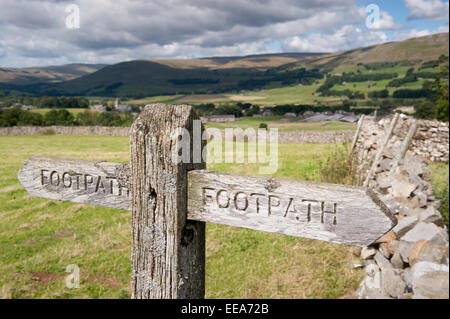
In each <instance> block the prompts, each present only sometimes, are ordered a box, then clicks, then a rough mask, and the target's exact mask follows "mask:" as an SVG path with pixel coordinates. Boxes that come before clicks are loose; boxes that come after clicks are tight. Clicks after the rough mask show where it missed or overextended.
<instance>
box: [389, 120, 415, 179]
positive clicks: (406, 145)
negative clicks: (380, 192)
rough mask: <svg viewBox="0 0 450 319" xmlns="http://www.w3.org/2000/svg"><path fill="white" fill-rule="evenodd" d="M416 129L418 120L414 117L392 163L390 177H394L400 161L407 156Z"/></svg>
mask: <svg viewBox="0 0 450 319" xmlns="http://www.w3.org/2000/svg"><path fill="white" fill-rule="evenodd" d="M416 130H417V121H416V120H414V119H413V120H412V122H411V126H410V127H409V130H408V134H407V135H406V137H405V139H404V140H403V143H402V148H401V150H400V153H399V154H398V155H397V156H396V157H395V160H394V163H393V164H392V168H391V170H390V172H389V177H392V176H393V175H394V174H395V173H396V171H397V169H398V166H399V165H400V162H401V161H403V159H404V158H405V155H406V152H407V151H408V149H409V145H411V141H412V139H413V137H414V134H416Z"/></svg>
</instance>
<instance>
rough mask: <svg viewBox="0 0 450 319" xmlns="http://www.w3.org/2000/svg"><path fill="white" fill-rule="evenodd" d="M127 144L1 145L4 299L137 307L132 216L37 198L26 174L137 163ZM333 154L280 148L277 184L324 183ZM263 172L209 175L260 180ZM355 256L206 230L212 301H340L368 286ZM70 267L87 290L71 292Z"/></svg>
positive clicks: (226, 167)
mask: <svg viewBox="0 0 450 319" xmlns="http://www.w3.org/2000/svg"><path fill="white" fill-rule="evenodd" d="M128 149H129V142H128V138H127V137H100V136H59V135H54V136H20V137H14V136H10V137H0V159H1V161H0V174H1V176H2V178H1V179H0V221H1V222H0V298H119V297H120V298H128V297H129V296H130V273H131V269H130V253H131V251H130V250H131V238H130V213H129V212H127V211H122V210H116V209H109V208H102V207H94V206H90V205H81V204H75V203H66V202H61V201H53V200H47V199H42V198H34V197H30V196H29V195H28V194H27V193H26V191H25V190H24V189H23V188H22V187H21V185H20V184H19V183H18V180H17V172H18V170H19V168H20V167H21V166H22V164H23V162H24V161H25V159H26V158H28V157H30V156H54V157H65V158H78V159H88V160H101V161H111V162H128V160H129V153H128ZM331 149H332V146H330V145H326V144H280V145H279V154H280V157H279V169H278V171H277V173H276V174H275V176H277V177H285V178H292V179H310V180H319V179H320V174H319V169H320V164H319V159H320V158H324V157H326V156H327V154H330V151H331ZM258 168H259V167H258V165H257V164H249V165H242V164H215V165H209V166H208V169H213V170H218V171H222V172H231V173H236V174H249V175H258ZM351 260H352V257H351V254H350V251H349V248H348V247H346V246H342V245H336V244H331V243H325V242H320V241H314V240H308V239H302V238H294V237H288V236H284V235H278V234H271V233H264V232H258V231H252V230H248V229H240V228H234V227H228V226H223V225H215V224H207V234H206V297H207V298H337V297H340V296H343V295H348V294H351V293H352V292H353V291H354V290H355V289H356V288H357V287H358V285H359V283H360V281H361V280H362V278H363V277H364V272H363V271H362V270H353V269H351V268H350V267H349V264H350V262H351ZM70 264H77V265H78V266H79V267H80V275H81V285H80V288H79V289H68V288H66V287H65V278H66V276H67V275H68V274H67V273H65V269H66V267H67V266H68V265H70Z"/></svg>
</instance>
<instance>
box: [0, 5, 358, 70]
mask: <svg viewBox="0 0 450 319" xmlns="http://www.w3.org/2000/svg"><path fill="white" fill-rule="evenodd" d="M71 3H75V4H76V5H78V6H79V9H80V28H79V29H68V28H66V27H65V22H66V18H67V16H68V13H66V11H65V9H66V7H67V6H68V5H69V4H71ZM0 12H2V15H1V16H0V28H1V30H2V32H1V33H0V37H1V38H2V41H3V43H4V47H5V50H6V51H7V52H8V57H7V58H3V59H2V60H1V63H2V64H5V63H7V64H9V65H16V66H17V65H23V66H25V65H30V64H31V63H38V64H40V65H42V64H50V63H54V62H59V61H74V62H76V61H79V62H81V61H85V59H86V61H92V62H118V61H122V60H128V59H130V58H159V57H181V56H185V57H189V56H199V55H204V54H208V55H224V54H225V55H226V54H233V55H240V54H254V53H264V52H268V51H269V52H270V49H268V43H271V42H272V43H273V42H275V41H282V40H284V39H286V38H289V37H293V36H301V35H304V34H306V33H308V32H310V31H311V30H314V31H325V32H326V31H328V30H329V29H330V28H340V27H342V26H343V25H346V24H352V23H353V24H360V23H362V22H363V21H364V18H365V17H364V14H362V13H361V8H360V7H358V6H357V5H356V4H355V1H354V0H335V1H333V2H329V1H326V0H314V1H313V0H305V1H298V0H254V1H244V0H215V1H210V0H151V1H148V0H134V1H127V0H96V1H91V0H73V1H64V0H60V1H57V0H54V1H52V0H39V1H37V0H16V1H8V0H0Z"/></svg>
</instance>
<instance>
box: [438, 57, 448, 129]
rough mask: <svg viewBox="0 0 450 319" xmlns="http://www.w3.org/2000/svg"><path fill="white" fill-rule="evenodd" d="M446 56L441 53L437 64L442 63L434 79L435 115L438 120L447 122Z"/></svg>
mask: <svg viewBox="0 0 450 319" xmlns="http://www.w3.org/2000/svg"><path fill="white" fill-rule="evenodd" d="M448 62H449V60H448V57H447V56H444V55H442V56H441V57H440V58H439V60H438V62H437V65H440V64H444V65H443V66H442V67H441V68H440V70H439V74H438V76H437V77H436V80H435V87H436V91H437V94H438V99H437V101H436V116H437V119H438V120H439V121H442V122H447V121H448V117H449V105H448V104H449V102H448V98H449V96H448V72H449V69H448Z"/></svg>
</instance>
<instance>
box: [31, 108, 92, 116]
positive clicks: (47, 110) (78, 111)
mask: <svg viewBox="0 0 450 319" xmlns="http://www.w3.org/2000/svg"><path fill="white" fill-rule="evenodd" d="M51 110H60V108H58V109H56V108H54V109H51V108H42V109H34V110H31V112H35V113H40V114H42V115H45V113H47V112H49V111H51ZM65 110H67V111H69V112H70V113H72V114H73V115H74V116H77V115H78V114H79V113H83V112H84V111H86V110H88V109H71V108H65Z"/></svg>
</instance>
